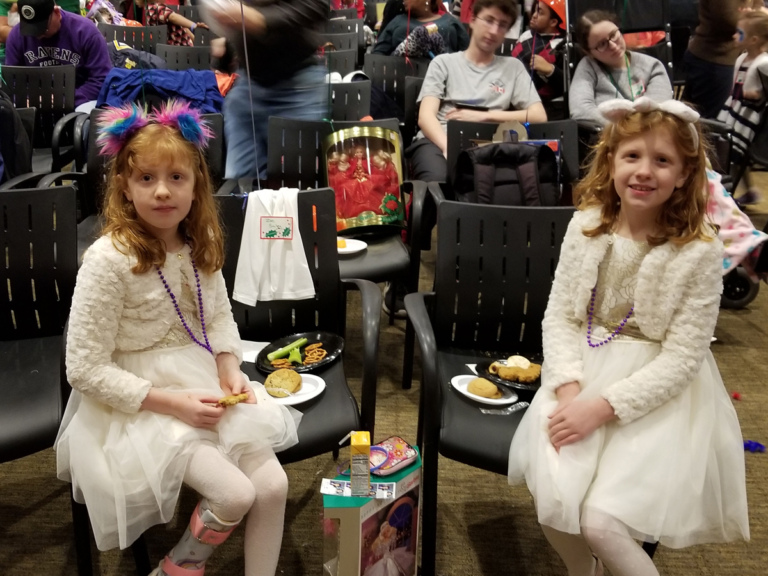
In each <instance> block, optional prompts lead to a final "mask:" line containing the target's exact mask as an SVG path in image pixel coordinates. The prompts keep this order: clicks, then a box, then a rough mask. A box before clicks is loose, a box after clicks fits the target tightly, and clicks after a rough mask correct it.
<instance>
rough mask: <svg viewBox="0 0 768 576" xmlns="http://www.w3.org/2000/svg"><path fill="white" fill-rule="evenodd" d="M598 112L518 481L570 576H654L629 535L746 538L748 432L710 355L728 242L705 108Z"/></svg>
mask: <svg viewBox="0 0 768 576" xmlns="http://www.w3.org/2000/svg"><path fill="white" fill-rule="evenodd" d="M600 110H601V112H602V113H603V114H604V115H605V117H606V118H607V119H608V120H609V121H610V123H609V124H608V125H607V126H606V128H605V130H604V131H603V133H602V137H601V140H600V143H599V144H598V146H597V148H596V150H595V152H594V156H593V157H592V160H591V165H590V168H589V172H588V174H587V175H586V177H585V178H584V179H583V180H582V181H581V182H580V183H579V184H578V186H577V187H576V189H575V191H574V198H575V201H576V206H577V208H578V211H577V212H576V214H575V215H574V217H573V220H572V221H571V224H570V225H569V227H568V231H567V233H566V236H565V240H564V241H563V245H562V249H561V254H560V260H559V264H558V267H557V271H556V273H555V280H554V284H553V286H552V292H551V294H550V298H549V304H548V306H547V311H546V314H545V316H544V322H543V344H544V367H543V372H542V386H541V390H540V391H539V392H538V393H537V395H536V397H535V398H534V400H533V402H532V403H531V406H530V408H529V409H528V411H527V413H526V415H525V417H524V418H523V420H522V422H521V424H520V427H519V429H518V431H517V433H516V435H515V437H514V439H513V441H512V446H511V449H510V461H509V479H510V482H511V483H515V482H519V481H522V480H523V479H525V481H526V482H527V484H528V487H529V489H530V490H531V493H532V494H533V497H534V500H535V503H536V509H537V514H538V519H539V522H540V523H541V525H542V529H543V531H544V534H545V536H546V537H547V539H548V540H549V542H550V543H551V544H552V546H553V547H554V548H555V550H556V551H557V552H558V554H559V555H560V557H561V558H562V559H563V562H564V563H565V565H566V567H567V569H568V574H569V576H588V575H589V576H592V575H593V574H598V575H600V574H602V573H603V565H605V566H606V567H607V568H608V569H609V570H610V572H611V574H613V575H614V576H655V575H657V574H658V571H657V570H656V568H655V566H654V564H653V561H652V560H651V558H650V557H648V555H647V554H646V553H645V552H644V551H643V549H642V548H641V547H640V546H639V545H638V543H637V542H636V540H643V541H647V542H660V543H661V544H662V545H665V546H669V547H673V548H681V547H685V546H690V545H693V544H703V543H709V542H722V541H730V540H737V539H741V538H744V539H748V538H749V525H748V520H747V499H746V486H745V477H744V452H743V445H742V437H741V432H740V429H739V423H738V420H737V418H736V412H735V411H734V409H733V406H732V405H731V400H730V398H729V396H728V393H727V392H726V390H725V387H724V386H723V382H722V380H721V378H720V374H719V372H718V369H717V365H716V364H715V360H714V358H713V356H712V353H711V352H710V350H709V344H710V339H711V336H712V333H713V332H714V329H715V324H716V322H717V314H718V307H719V303H720V293H721V291H722V274H721V270H722V266H723V264H722V262H723V245H722V243H721V242H720V240H718V238H717V232H716V230H715V228H714V227H713V226H712V225H711V224H710V223H709V221H708V219H707V187H706V185H705V184H706V182H707V174H706V158H705V154H704V149H703V146H702V145H701V135H700V131H699V128H698V125H697V124H696V120H697V119H698V114H697V113H696V112H694V111H693V110H692V109H690V108H688V107H687V106H685V105H684V104H682V103H681V102H677V101H668V102H665V103H662V104H656V103H655V102H652V101H651V100H649V99H648V98H639V99H637V100H635V101H634V102H631V101H629V100H614V101H609V102H605V103H603V104H601V105H600Z"/></svg>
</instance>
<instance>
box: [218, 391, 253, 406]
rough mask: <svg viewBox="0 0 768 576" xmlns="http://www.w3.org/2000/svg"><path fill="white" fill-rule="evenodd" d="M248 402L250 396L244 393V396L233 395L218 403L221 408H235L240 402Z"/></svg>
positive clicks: (220, 399)
mask: <svg viewBox="0 0 768 576" xmlns="http://www.w3.org/2000/svg"><path fill="white" fill-rule="evenodd" d="M246 400H248V394H247V393H246V392H243V393H242V394H232V395H231V396H224V397H223V398H219V402H218V403H219V405H220V406H234V405H235V404H240V402H245V401H246Z"/></svg>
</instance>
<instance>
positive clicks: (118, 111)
mask: <svg viewBox="0 0 768 576" xmlns="http://www.w3.org/2000/svg"><path fill="white" fill-rule="evenodd" d="M148 124H162V125H163V126H170V127H171V128H175V129H177V130H178V131H179V133H180V134H181V136H182V138H184V139H185V140H187V141H189V142H191V143H192V144H194V145H195V146H196V147H197V148H199V149H201V150H202V149H203V148H206V147H207V146H208V140H209V139H210V138H211V137H212V136H213V132H212V131H211V129H210V127H209V126H208V124H207V123H206V122H205V121H204V120H203V118H202V116H201V114H200V112H199V111H198V110H195V109H193V108H191V107H190V105H189V103H188V102H184V101H181V100H169V101H168V102H167V103H165V104H163V105H162V106H161V107H160V110H157V111H153V112H151V113H149V114H148V113H147V111H146V109H144V108H140V107H139V106H137V105H136V104H134V103H130V104H125V105H124V106H121V107H120V108H107V109H106V110H105V111H104V112H103V113H102V114H101V116H100V117H99V136H98V138H97V139H96V145H97V146H99V148H100V154H102V155H104V156H116V155H117V154H118V153H119V152H120V150H122V149H123V146H125V143H126V142H128V140H129V139H130V138H131V137H132V136H133V135H134V134H135V133H136V132H137V131H138V130H140V129H141V128H144V127H145V126H147V125H148Z"/></svg>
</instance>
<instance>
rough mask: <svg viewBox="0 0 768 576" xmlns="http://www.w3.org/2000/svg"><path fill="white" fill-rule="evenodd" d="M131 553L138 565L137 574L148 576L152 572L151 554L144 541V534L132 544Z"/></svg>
mask: <svg viewBox="0 0 768 576" xmlns="http://www.w3.org/2000/svg"><path fill="white" fill-rule="evenodd" d="M131 552H133V561H134V562H135V563H136V574H138V575H139V576H147V575H148V574H149V573H150V572H152V565H151V564H150V562H149V552H147V542H146V540H144V535H143V534H142V535H141V536H139V538H138V539H137V540H136V541H135V542H134V543H133V544H131Z"/></svg>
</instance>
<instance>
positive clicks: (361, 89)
mask: <svg viewBox="0 0 768 576" xmlns="http://www.w3.org/2000/svg"><path fill="white" fill-rule="evenodd" d="M370 113H371V83H370V81H368V80H366V81H364V82H337V83H335V84H331V119H333V120H334V121H337V120H340V121H347V120H348V121H354V120H360V119H361V118H363V117H364V116H368V115H369V114H370Z"/></svg>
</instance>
